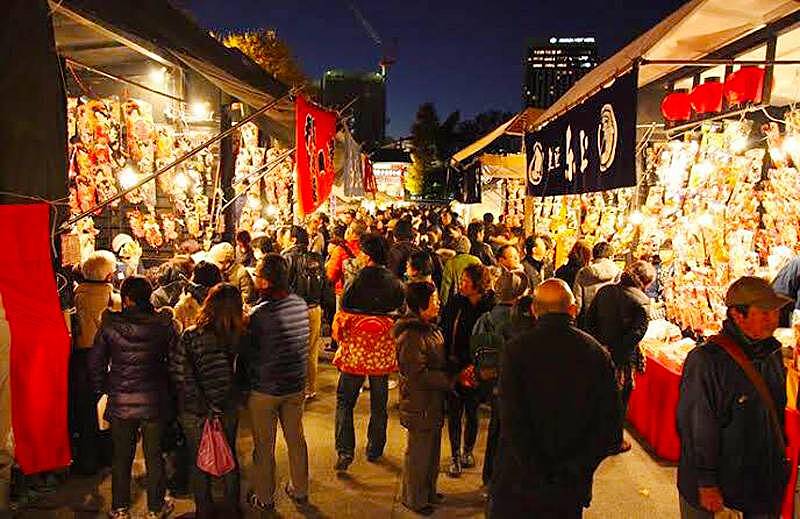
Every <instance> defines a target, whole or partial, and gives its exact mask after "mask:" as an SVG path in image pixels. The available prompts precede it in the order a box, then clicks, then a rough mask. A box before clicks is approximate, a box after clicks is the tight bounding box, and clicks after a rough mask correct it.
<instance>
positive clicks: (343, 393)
mask: <svg viewBox="0 0 800 519" xmlns="http://www.w3.org/2000/svg"><path fill="white" fill-rule="evenodd" d="M365 378H366V377H365V376H364V375H353V374H351V373H340V374H339V385H338V386H337V387H336V452H337V453H338V454H339V455H344V456H350V457H352V456H353V454H354V453H355V450H356V433H355V430H354V428H353V409H355V407H356V402H358V395H359V390H360V389H361V385H362V384H363V383H364V379H365ZM369 388H370V389H369V407H370V410H369V428H368V429H367V455H368V456H374V457H376V458H377V457H380V456H381V455H383V448H384V447H385V446H386V424H387V422H388V421H389V415H388V413H387V411H386V406H387V402H388V400H389V375H370V377H369Z"/></svg>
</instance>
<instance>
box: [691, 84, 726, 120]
mask: <svg viewBox="0 0 800 519" xmlns="http://www.w3.org/2000/svg"><path fill="white" fill-rule="evenodd" d="M689 96H690V99H691V101H692V108H694V111H695V112H697V113H698V115H701V114H707V113H716V112H720V111H722V83H720V82H719V78H706V80H705V83H703V84H702V85H697V86H696V87H694V90H692V93H691V94H689Z"/></svg>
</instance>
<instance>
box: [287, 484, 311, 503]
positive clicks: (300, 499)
mask: <svg viewBox="0 0 800 519" xmlns="http://www.w3.org/2000/svg"><path fill="white" fill-rule="evenodd" d="M283 490H284V491H285V492H286V495H287V496H289V499H291V500H292V501H294V502H295V503H296V504H298V505H305V504H306V503H308V496H307V495H305V496H298V495H297V494H295V492H294V489H293V488H292V484H291V483H289V482H288V481H287V482H286V486H285V487H283Z"/></svg>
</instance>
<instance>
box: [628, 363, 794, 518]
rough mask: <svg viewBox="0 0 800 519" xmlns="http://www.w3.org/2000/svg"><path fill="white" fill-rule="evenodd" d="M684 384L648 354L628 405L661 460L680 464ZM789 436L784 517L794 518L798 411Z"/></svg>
mask: <svg viewBox="0 0 800 519" xmlns="http://www.w3.org/2000/svg"><path fill="white" fill-rule="evenodd" d="M680 382H681V373H680V371H677V370H674V369H671V368H669V367H667V366H665V365H664V364H663V363H661V362H660V361H658V360H657V359H655V358H653V357H651V356H650V355H648V356H647V369H646V370H645V373H644V374H643V375H638V376H637V378H636V386H635V387H634V390H633V393H632V394H631V399H630V402H629V404H628V421H629V422H630V424H631V425H632V426H633V427H634V429H636V431H637V432H638V433H639V434H640V435H641V436H642V438H644V440H645V441H646V442H647V443H648V444H649V445H650V446H651V447H652V448H653V451H654V452H655V453H656V455H657V456H658V457H660V458H663V459H665V460H667V461H673V462H677V461H678V459H679V458H680V454H681V444H680V439H679V438H678V429H677V419H676V415H677V411H678V392H679V389H680ZM786 436H787V438H788V443H787V446H786V451H787V452H786V455H787V457H788V458H789V459H790V460H791V463H792V471H791V479H790V481H789V485H788V486H787V487H786V496H785V497H784V500H783V513H782V514H781V516H782V517H784V518H785V519H792V517H793V515H792V514H793V512H794V489H795V485H796V483H797V463H798V458H800V413H798V412H797V411H796V410H794V409H786Z"/></svg>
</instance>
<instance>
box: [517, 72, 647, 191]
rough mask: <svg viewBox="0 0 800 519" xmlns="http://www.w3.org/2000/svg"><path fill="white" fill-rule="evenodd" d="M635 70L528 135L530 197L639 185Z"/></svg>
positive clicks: (526, 146) (526, 136) (526, 150)
mask: <svg viewBox="0 0 800 519" xmlns="http://www.w3.org/2000/svg"><path fill="white" fill-rule="evenodd" d="M636 94H637V73H636V69H635V68H634V69H632V70H631V71H630V72H627V73H625V74H623V75H622V76H620V77H617V78H616V79H615V80H614V82H613V84H611V85H609V86H607V87H605V88H603V89H602V90H601V91H599V92H597V93H595V94H594V95H592V96H591V97H589V98H588V99H586V100H585V101H583V103H581V104H579V105H577V106H574V107H573V108H572V109H570V110H569V111H567V112H566V113H564V114H562V115H560V116H559V117H556V118H555V119H553V120H552V121H550V122H549V123H547V125H546V126H545V127H544V128H541V129H540V130H538V131H536V132H533V133H529V134H526V135H525V152H526V161H527V176H528V189H527V193H528V195H530V196H538V197H544V196H557V195H572V194H578V193H591V192H595V191H606V190H609V189H617V188H620V187H630V186H635V185H636V157H635V147H636Z"/></svg>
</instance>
